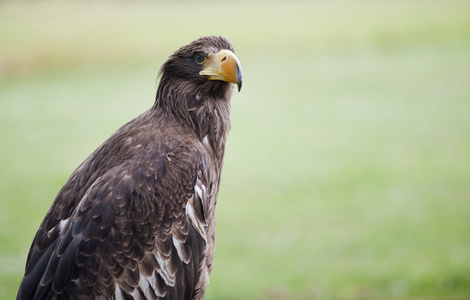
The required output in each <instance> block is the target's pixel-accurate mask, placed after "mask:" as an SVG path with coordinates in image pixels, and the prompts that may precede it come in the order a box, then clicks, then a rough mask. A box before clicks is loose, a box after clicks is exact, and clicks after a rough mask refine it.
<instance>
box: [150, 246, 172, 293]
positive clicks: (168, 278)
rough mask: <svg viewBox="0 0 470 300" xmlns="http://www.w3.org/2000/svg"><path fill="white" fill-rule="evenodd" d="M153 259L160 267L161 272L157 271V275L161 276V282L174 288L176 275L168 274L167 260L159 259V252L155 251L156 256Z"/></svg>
mask: <svg viewBox="0 0 470 300" xmlns="http://www.w3.org/2000/svg"><path fill="white" fill-rule="evenodd" d="M155 259H156V260H157V263H158V264H159V265H160V268H161V270H158V274H160V276H162V278H163V281H165V283H166V285H168V286H175V280H176V273H173V274H172V273H170V270H169V266H168V264H167V260H165V259H163V258H162V257H161V254H160V251H157V254H156V255H155ZM175 271H176V270H175Z"/></svg>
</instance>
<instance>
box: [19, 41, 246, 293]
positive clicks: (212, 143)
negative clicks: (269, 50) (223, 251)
mask: <svg viewBox="0 0 470 300" xmlns="http://www.w3.org/2000/svg"><path fill="white" fill-rule="evenodd" d="M159 78H160V79H159V83H158V86H157V92H156V98H155V102H154V105H153V106H152V107H151V108H150V109H149V110H147V111H146V112H144V113H142V114H141V115H139V116H137V117H136V118H135V119H133V120H131V121H130V122H128V123H127V124H125V125H124V126H122V127H121V128H120V129H118V130H117V131H116V132H115V133H113V134H112V135H111V136H110V137H109V138H108V139H107V140H106V141H105V142H104V143H103V144H102V145H101V146H100V147H98V148H97V149H96V150H95V151H94V152H93V153H92V154H91V155H90V156H89V157H88V158H87V159H86V160H85V161H84V162H83V163H82V164H81V165H80V166H79V167H78V168H77V169H76V170H75V171H74V172H73V173H72V175H71V176H70V177H69V178H68V180H67V182H66V183H65V185H64V186H63V187H62V189H61V190H60V191H59V193H58V195H57V196H56V198H55V200H54V201H53V203H52V206H51V208H50V209H49V211H48V212H47V214H46V216H45V218H44V220H43V221H42V223H41V225H40V227H39V229H38V231H37V233H36V236H35V237H34V240H33V242H32V245H31V248H30V250H29V254H28V258H27V261H26V267H25V273H24V277H23V279H22V281H21V284H20V287H19V291H18V294H17V299H203V298H204V294H205V290H206V288H207V285H208V283H209V275H210V274H211V271H212V264H213V261H214V249H215V208H216V203H217V194H218V191H219V185H220V176H221V171H222V164H223V159H224V152H225V143H226V139H227V135H228V132H229V130H230V98H231V96H232V91H233V87H234V84H236V85H237V86H238V91H240V89H241V86H242V69H241V65H240V62H239V60H238V58H237V57H236V56H235V54H234V50H233V47H232V45H231V43H230V42H229V41H228V40H227V39H226V38H224V37H221V36H206V37H201V38H199V39H196V40H195V41H193V42H191V43H189V44H188V45H185V46H183V47H181V48H180V49H178V50H176V51H175V52H174V53H173V54H172V55H170V57H169V58H168V59H167V60H166V61H165V62H164V64H163V65H162V67H161V69H160V72H159Z"/></svg>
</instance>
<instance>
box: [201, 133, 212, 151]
mask: <svg viewBox="0 0 470 300" xmlns="http://www.w3.org/2000/svg"><path fill="white" fill-rule="evenodd" d="M202 143H203V144H204V145H205V146H206V147H209V148H211V143H210V142H209V134H206V135H205V136H204V138H203V139H202Z"/></svg>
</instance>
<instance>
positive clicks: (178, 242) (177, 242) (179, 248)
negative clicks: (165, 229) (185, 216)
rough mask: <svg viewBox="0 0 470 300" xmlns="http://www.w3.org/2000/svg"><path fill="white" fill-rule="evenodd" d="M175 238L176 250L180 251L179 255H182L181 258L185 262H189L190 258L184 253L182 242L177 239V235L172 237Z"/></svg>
mask: <svg viewBox="0 0 470 300" xmlns="http://www.w3.org/2000/svg"><path fill="white" fill-rule="evenodd" d="M172 240H173V245H175V248H176V252H177V253H178V256H179V257H180V259H181V260H182V261H183V262H184V263H185V264H187V263H189V260H190V258H189V257H188V258H185V257H184V255H183V249H182V248H181V243H180V241H178V240H177V239H175V237H173V238H172Z"/></svg>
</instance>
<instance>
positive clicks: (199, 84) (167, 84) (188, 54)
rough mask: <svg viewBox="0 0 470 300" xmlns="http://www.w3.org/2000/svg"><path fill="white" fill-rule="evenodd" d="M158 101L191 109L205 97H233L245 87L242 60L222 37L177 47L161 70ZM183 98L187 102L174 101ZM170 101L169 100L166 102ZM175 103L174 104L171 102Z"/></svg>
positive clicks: (208, 38) (209, 38) (204, 39)
mask: <svg viewBox="0 0 470 300" xmlns="http://www.w3.org/2000/svg"><path fill="white" fill-rule="evenodd" d="M160 77H161V78H160V83H159V86H158V90H157V103H158V102H160V104H161V105H162V106H167V105H176V104H178V105H184V106H187V108H191V107H192V106H193V105H197V102H199V100H204V99H209V98H210V99H219V100H222V99H227V100H228V99H230V96H231V92H232V84H236V85H238V90H239V91H240V89H241V87H242V70H241V65H240V61H239V60H238V58H237V57H236V56H235V54H234V50H233V47H232V45H231V44H230V42H229V41H228V40H227V39H226V38H224V37H221V36H206V37H201V38H199V39H197V40H195V41H193V42H191V43H190V44H188V45H185V46H183V47H181V48H180V49H178V50H176V51H175V52H174V53H173V54H172V55H171V56H170V57H169V58H168V60H167V61H166V62H165V63H164V64H163V66H162V67H161V69H160ZM181 100H184V102H185V103H175V102H181ZM165 102H168V103H165ZM171 102H173V103H171Z"/></svg>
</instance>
